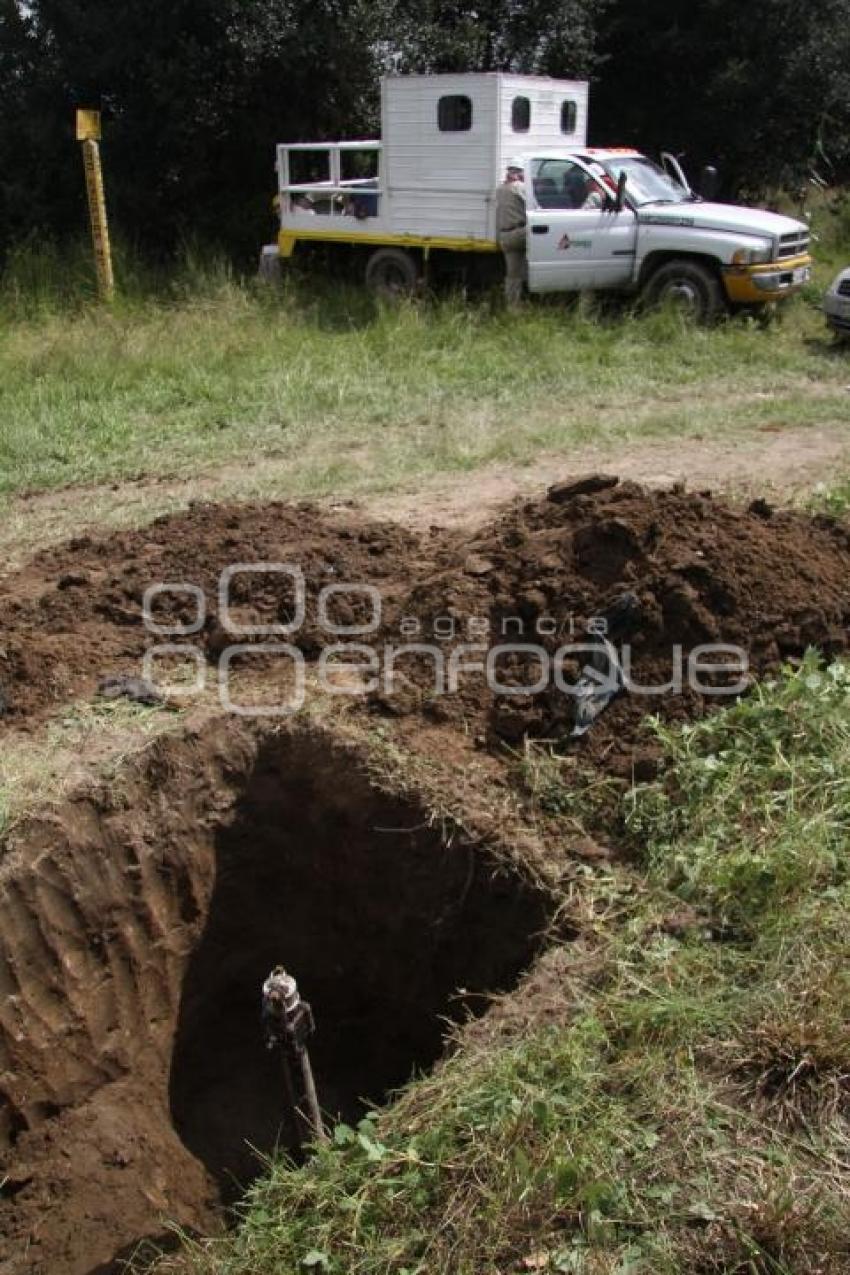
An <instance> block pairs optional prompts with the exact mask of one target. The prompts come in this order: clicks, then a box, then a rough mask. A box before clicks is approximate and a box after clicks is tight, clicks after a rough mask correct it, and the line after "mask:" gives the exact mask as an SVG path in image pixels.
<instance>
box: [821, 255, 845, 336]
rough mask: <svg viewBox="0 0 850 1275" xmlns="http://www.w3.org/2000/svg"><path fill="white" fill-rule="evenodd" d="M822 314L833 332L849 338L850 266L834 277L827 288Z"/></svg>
mask: <svg viewBox="0 0 850 1275" xmlns="http://www.w3.org/2000/svg"><path fill="white" fill-rule="evenodd" d="M823 312H824V314H825V315H826V321H827V323H828V324H829V326H830V327H831V328H832V330H833V331H834V332H837V333H838V334H839V335H840V336H846V337H850V266H848V267H847V269H846V270H842V271H841V273H840V274H838V275H836V277H835V278H834V279H833V281H832V283H831V284H830V286H829V287H828V288H827V291H826V296H825V297H824V299H823Z"/></svg>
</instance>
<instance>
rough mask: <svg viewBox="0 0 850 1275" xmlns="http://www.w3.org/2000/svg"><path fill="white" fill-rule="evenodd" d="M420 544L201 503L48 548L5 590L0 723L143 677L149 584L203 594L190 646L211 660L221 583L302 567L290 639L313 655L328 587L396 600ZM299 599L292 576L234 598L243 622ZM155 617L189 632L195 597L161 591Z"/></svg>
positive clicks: (235, 588)
mask: <svg viewBox="0 0 850 1275" xmlns="http://www.w3.org/2000/svg"><path fill="white" fill-rule="evenodd" d="M417 544H418V542H417V541H416V540H415V538H414V537H412V536H411V535H410V534H409V533H408V532H406V531H404V530H402V529H401V528H398V527H394V526H391V525H382V524H372V523H364V522H363V521H362V520H357V519H353V518H352V519H349V520H345V519H339V518H337V519H334V518H331V517H329V516H328V515H327V514H326V513H323V512H322V511H320V510H318V509H317V508H315V507H313V506H310V505H284V504H270V505H258V506H252V505H239V506H233V507H230V506H215V505H198V506H195V507H193V508H191V509H190V510H189V511H188V512H186V513H181V514H175V515H171V516H167V517H162V518H157V519H156V520H155V521H154V522H153V523H151V524H150V525H149V526H148V527H145V528H143V529H142V530H140V531H129V532H124V533H121V534H119V535H114V536H111V537H109V538H104V539H94V538H92V537H89V536H86V537H81V538H79V539H76V540H71V541H69V542H68V543H66V544H63V545H60V546H58V547H56V548H53V549H50V550H47V551H45V552H43V553H40V554H39V555H38V556H37V557H36V558H34V559H33V560H32V562H30V563H29V564H28V566H27V567H26V569H25V570H23V571H20V572H17V573H15V574H14V575H10V576H8V577H6V579H5V580H3V581H2V582H0V616H2V632H1V633H0V721H5V722H6V723H9V724H15V725H17V724H20V723H21V722H23V721H25V720H27V719H28V718H31V717H33V716H37V715H38V714H39V713H41V712H43V711H44V710H47V709H50V708H52V707H54V706H56V705H57V704H61V703H64V702H66V701H68V700H70V699H74V698H78V697H83V696H87V695H90V694H91V693H93V691H94V689H95V687H96V683H97V680H98V676H99V675H100V674H106V673H109V674H112V673H115V672H121V673H129V674H137V673H138V672H139V664H140V659H141V656H142V653H143V652H144V650H145V648H146V647H147V646H148V645H151V644H152V643H153V642H154V641H156V640H157V639H156V638H155V637H152V636H151V634H150V633H149V632H148V631H146V629H145V626H144V623H143V602H144V598H145V593H146V590H148V589H149V588H150V587H151V586H152V585H156V584H160V583H174V584H181V583H185V584H186V585H189V586H191V587H192V588H193V589H195V590H199V591H200V593H201V594H202V595H203V598H204V604H205V618H204V622H203V626H202V630H201V632H200V634H199V636H198V638H197V639H193V640H198V641H200V642H201V643H202V644H204V645H205V646H206V647H207V649H208V651H210V652H211V653H214V652H215V649H216V645H217V642H218V641H219V639H220V626H219V624H218V610H219V606H218V592H219V585H220V581H221V573H222V572H223V571H224V570H225V569H226V568H228V567H235V566H238V565H239V564H244V563H249V564H250V563H272V564H293V565H296V566H297V567H298V568H299V569H300V570H301V572H302V573H303V577H304V583H305V594H306V599H307V613H306V616H305V620H304V623H303V624H302V625H301V626H300V627H299V631H298V632H297V634H295V635H293V637H292V638H291V639H290V640H291V641H293V642H294V643H296V644H297V645H298V646H299V647H300V648H302V649H303V650H305V651H306V652H307V653H308V654H315V652H316V651H317V649H318V647H319V646H320V645H321V639H320V637H319V635H318V633H317V626H316V615H315V599H316V595H317V593H318V591H319V589H320V588H321V587H322V586H324V585H327V584H334V583H337V582H341V581H368V582H370V583H373V584H376V585H378V586H379V587H380V588H381V590H382V592H385V593H386V595H387V596H388V597H392V595H393V592H394V589H395V588H396V587H397V581H399V580H405V579H406V578H408V577H406V576H405V562H406V559H407V558H409V557H410V555H411V552H412V551H413V549H414V546H415V545H417ZM295 589H296V584H295V583H294V579H293V577H292V576H291V575H289V574H286V573H285V572H284V573H279V574H277V575H275V574H273V573H272V574H270V573H264V574H262V575H256V574H251V573H240V574H239V576H238V578H237V579H234V581H233V583H232V586H231V587H230V590H229V593H230V599H231V602H232V606H233V616H234V619H237V620H240V621H241V622H245V623H247V622H252V623H256V624H271V623H280V622H281V621H285V620H286V619H287V618H289V617H290V616H291V615H292V612H293V609H294V605H295V596H294V594H295ZM362 605H365V604H362ZM361 609H362V608H361ZM357 613H358V601H357V599H356V598H353V599H347V600H346V601H345V603H344V604H342V603H341V604H340V605H339V606H338V607H337V610H336V612H335V615H334V618H335V620H336V621H337V622H339V623H345V622H348V623H351V622H353V620H354V619H356V616H357ZM151 615H152V618H153V619H154V620H155V622H156V623H157V624H158V625H160V626H163V627H164V626H166V625H174V624H182V625H187V626H191V625H192V624H193V622H194V621H195V620H196V619H197V617H198V603H197V594H196V595H195V596H194V597H193V596H190V594H189V593H187V592H186V591H185V590H183V591H180V592H167V593H160V594H159V595H158V597H157V598H156V600H155V602H154V603H153V605H152V608H151ZM160 640H161V639H160Z"/></svg>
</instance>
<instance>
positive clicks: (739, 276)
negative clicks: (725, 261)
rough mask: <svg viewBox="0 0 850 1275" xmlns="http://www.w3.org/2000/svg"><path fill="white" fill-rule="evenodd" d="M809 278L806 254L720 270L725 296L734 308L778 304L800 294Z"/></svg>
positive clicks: (810, 269) (810, 263)
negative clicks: (756, 264)
mask: <svg viewBox="0 0 850 1275" xmlns="http://www.w3.org/2000/svg"><path fill="white" fill-rule="evenodd" d="M811 277H812V259H811V257H810V256H809V254H808V253H807V252H806V253H802V254H801V255H800V256H799V257H789V258H788V259H787V260H785V261H768V262H766V263H765V264H764V265H758V266H726V267H725V269H724V271H723V282H724V284H725V286H726V295H727V296H728V298H729V300H730V301H732V302H733V303H735V304H736V305H737V304H742V303H743V304H745V305H753V304H759V303H764V302H765V301H779V300H781V299H782V297H789V296H791V295H792V294H793V293H795V292H799V291H800V289H801V288H803V287H804V286H805V285H806V284H807V283H808V282H809V279H811Z"/></svg>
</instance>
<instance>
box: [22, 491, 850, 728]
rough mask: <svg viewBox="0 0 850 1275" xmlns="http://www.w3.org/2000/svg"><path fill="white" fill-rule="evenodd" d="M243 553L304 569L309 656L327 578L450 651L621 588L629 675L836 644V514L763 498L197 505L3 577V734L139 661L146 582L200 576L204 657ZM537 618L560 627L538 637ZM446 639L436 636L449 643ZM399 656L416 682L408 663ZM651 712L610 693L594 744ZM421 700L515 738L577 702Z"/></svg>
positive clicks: (353, 608) (356, 601)
mask: <svg viewBox="0 0 850 1275" xmlns="http://www.w3.org/2000/svg"><path fill="white" fill-rule="evenodd" d="M553 490H556V489H553ZM253 561H264V562H291V563H296V564H298V565H299V566H300V567H301V569H302V570H303V572H304V576H305V579H306V586H307V598H308V606H307V617H306V621H305V623H304V624H303V625H302V627H301V628H300V630H299V631H298V633H297V634H295V635H294V636H293V637H292V638H291V639H286V640H291V641H292V643H293V644H295V645H297V646H298V647H299V648H300V649H301V650H302V651H303V652H304V654H305V656H306V657H307V659H312V658H315V657H316V656H317V655H318V654H319V653H320V651H321V649H322V648H323V646H327V645H330V644H331V643H332V642H333V641H335V640H338V639H334V638H332V637H331V636H329V635H328V633H327V632H325V631H323V630H322V628H321V627H320V625H319V623H318V620H317V615H316V596H317V593H318V591H319V589H320V588H322V587H323V586H325V585H329V584H353V585H364V584H369V585H373V586H375V587H377V588H378V590H379V591H380V594H381V599H382V615H383V621H384V631H383V636H384V637H385V638H386V640H387V641H390V642H392V641H400V640H401V637H400V629H399V626H400V623H401V621H402V618H403V617H416V618H418V619H419V620H420V621H422V624H423V629H422V639H421V640H424V641H433V626H434V622H435V620H436V619H437V617H438V616H446V615H448V616H451V617H453V618H454V620H455V622H456V626H457V634H458V636H457V637H456V638H455V640H454V645H457V643H459V642H476V641H480V638H476V637H475V635H474V632H471V631H470V628H469V625H470V621H477V622H478V623H479V624H482V623H483V624H485V625H489V629H490V637H489V638H488V641H490V642H493V643H495V642H497V641H499V640H500V636H499V635H500V633H502V632H504V631H505V628H506V624H507V622H509V621H510V622H511V624H512V627H511V624H508V627H507V631H508V632H509V633H510V635H511V638H512V640H516V638H517V636H519V634H518V628H519V627H520V626H521V628H522V635H521V636H522V640H523V641H528V642H531V643H538V642H539V643H540V644H541V645H543V646H544V647H546V649H547V650H549V651H550V652H552V651H554V650H555V649H556V648H557V647H558V646H560V645H561V644H563V643H564V642H568V641H570V640H575V641H581V639H582V637H583V635H584V634H585V629H586V626H587V623H588V621H589V620H591V619H592V618H593V617H595V616H599V615H600V614H601V613H603V612H604V611H605V608H606V607H607V606H608V605H609V603H610V602H611V600H612V599H613V598H615V597H616V596H617V595H618V594H621V593H623V592H624V591H630V592H632V593H634V594H636V595H637V597H638V599H639V601H640V605H641V619H640V623H639V624H638V625H637V627H636V628H635V629H634V630H633V631H630V632H629V634H628V641H629V643H630V645H631V647H632V653H633V658H634V676H635V680H636V681H637V682H638V683H640V684H642V685H647V684H657V683H663V682H665V681H666V680H667V677H668V676H669V673H670V668H671V660H672V658H673V657H672V651H673V648H674V647H675V646H676V645H677V644H678V645H680V646H681V647H682V649H683V652H684V656H685V658H687V655H688V653H689V652H690V651H691V650H692V649H693V648H694V647H695V646H698V645H700V644H704V643H717V642H723V643H730V644H736V645H740V646H742V647H744V648H745V649H746V650H747V652H748V654H749V658H750V661H751V664H752V667H753V670H754V671H755V672H763V671H764V670H766V669H770V668H773V667H775V666H776V665H777V664H778V663H779V662H780V661H781V660H782V659H785V658H788V657H796V656H799V655H800V654H802V652H803V650H804V649H805V647H806V646H808V645H815V646H819V647H820V648H822V649H823V650H824V651H825V652H826V653H828V654H834V653H836V652H838V651H841V650H844V649H845V647H846V644H847V638H848V616H850V600H849V599H848V584H847V581H848V567H849V566H850V535H849V534H848V530H847V528H846V527H845V526H844V525H843V524H840V523H837V522H835V521H834V520H830V519H827V518H811V517H808V516H806V515H803V514H797V513H791V512H782V511H774V510H772V509H771V508H770V507H769V506H767V505H765V504H764V502H758V501H757V502H754V503H753V504H752V505H751V506H750V507H749V508H746V509H744V508H735V507H730V506H728V505H727V504H725V503H724V502H721V501H719V500H717V499H714V498H713V497H712V496H711V495H710V494H709V493H702V494H700V493H687V492H685V491H683V490H680V489H672V490H668V491H663V490H662V491H650V490H648V489H645V488H642V487H639V486H637V485H636V484H634V483H631V482H622V483H619V484H616V485H614V486H610V487H608V488H606V489H605V490H601V491H598V492H595V493H591V494H578V495H576V496H575V497H574V498H568V499H563V500H555V499H549V498H544V499H542V500H536V501H534V502H530V503H526V504H523V505H517V506H514V507H513V508H510V509H508V510H507V511H506V512H504V513H502V514H501V515H500V516H499V517H498V518H496V519H495V520H493V521H492V522H491V523H489V524H487V525H485V526H484V527H482V528H480V529H479V530H478V532H477V533H475V534H474V535H472V536H468V535H465V534H464V533H463V532H457V531H454V532H452V531H448V530H435V531H432V532H431V533H430V534H426V533H419V534H417V533H415V532H413V531H412V530H403V529H400V528H399V527H397V526H394V525H392V524H380V523H371V522H363V521H362V520H360V519H359V518H357V517H356V515H354V514H351V515H349V516H348V517H347V518H346V519H340V518H339V517H332V516H330V515H329V514H327V513H326V512H324V511H322V510H320V509H318V508H316V507H314V506H309V505H301V506H287V505H283V504H273V505H264V506H223V507H221V506H214V505H201V506H196V507H194V508H192V509H190V510H189V511H188V512H186V513H184V514H177V515H172V516H169V517H164V518H161V519H158V520H156V521H155V522H154V523H153V524H152V525H151V526H150V527H147V528H145V529H143V530H141V531H130V532H124V533H122V534H120V535H118V536H113V537H111V538H108V539H93V538H90V537H83V538H80V539H77V540H74V541H71V542H69V543H67V544H65V545H62V546H58V547H56V548H53V549H49V550H45V551H44V552H42V553H41V554H39V555H37V556H36V558H34V559H33V561H32V562H31V563H30V564H29V565H28V567H27V568H26V569H25V570H23V571H20V572H18V573H16V574H14V575H11V576H9V577H7V578H6V580H5V581H4V582H3V584H2V585H0V609H1V610H2V614H3V635H2V645H0V696H2V698H3V702H4V704H5V712H4V713H3V716H2V722H0V730H3V729H4V728H6V729H8V728H10V727H18V726H21V725H26V724H37V723H38V722H39V721H40V720H41V719H43V717H44V715H45V714H46V713H49V712H51V711H52V710H55V709H56V707H57V706H59V705H62V704H63V703H67V702H69V701H73V700H74V699H78V698H88V697H91V696H92V695H93V694H94V693H95V690H96V686H97V682H98V679H99V678H100V677H102V676H105V675H107V674H115V673H119V674H128V675H131V676H135V675H138V673H139V672H140V661H141V657H142V654H143V652H144V650H145V649H146V647H147V646H149V645H151V644H152V642H153V641H154V640H155V639H152V638H151V637H150V635H149V634H147V633H146V631H145V629H144V626H143V623H142V617H141V611H142V599H143V596H144V593H145V590H146V589H147V588H148V587H149V586H150V585H151V584H155V583H157V582H164V581H187V582H189V583H191V584H194V585H196V586H198V587H200V588H201V589H202V590H203V592H204V595H205V597H206V599H207V606H208V615H207V619H206V622H205V625H204V629H203V631H202V632H201V633H200V634H199V635H197V636H196V637H193V638H190V639H189V641H191V642H197V643H199V644H201V645H202V646H203V647H204V648H205V650H206V653H207V656H208V658H209V659H210V661H212V662H213V663H214V662H215V660H216V659H217V657H218V656H219V654H220V652H221V650H222V649H223V648H224V646H226V645H227V643H228V640H229V639H228V638H227V636H226V635H225V634H224V632H223V630H222V628H221V624H220V622H219V619H218V616H217V592H216V590H217V583H218V579H219V575H220V573H221V571H222V569H223V568H224V567H226V566H228V565H231V564H233V563H238V562H253ZM292 594H293V590H292V585H291V581H290V580H289V579H288V577H286V576H269V575H263V576H259V577H257V576H251V575H246V576H242V577H240V582H239V585H238V587H237V588H236V589H235V591H234V596H235V610H236V614H237V617H238V618H239V619H241V620H251V621H260V622H263V623H268V622H273V621H280V620H286V619H288V618H289V617H290V615H291V612H292V605H293V598H292ZM332 611H333V619H334V620H335V622H336V623H339V624H353V623H355V622H357V621H362V620H363V619H364V618H366V617H367V616H368V615H369V614H370V605H369V603H368V602H367V601H366V600H365V599H364V598H358V597H352V596H351V595H349V596H348V597H347V598H346V599H337V602H336V603H335V604H334V606H333V608H332ZM155 615H156V620H157V622H158V623H165V622H166V621H168V622H173V621H179V622H182V623H186V622H188V621H191V619H192V618H193V615H194V604H193V603H190V602H188V601H187V600H186V598H185V597H181V596H178V595H175V594H166V595H162V596H161V598H160V600H159V602H158V603H157V607H156V613H155ZM543 623H546V624H550V625H551V626H553V627H554V630H555V634H556V635H555V636H553V635H549V636H544V637H539V636H537V635H536V634H537V627H539V626H540V625H541V624H543ZM417 640H418V639H417ZM438 644H439V643H438ZM442 645H443V646H444V647H445V648H446V650H448V649H449V648H450V647H451V646H452V645H453V643H452V642H443V643H442ZM406 658H407V657H406ZM521 663H522V661H520V662H519V664H521ZM519 664H517V666H516V667H515V668H514V669H513V672H512V673H509V674H508V677H507V680H510V678H511V677H513V678H514V679H517V678H519V679H522V678H526V680H527V678H528V674H529V671H530V665H529V666H528V667H525V668H524V669H523V668H521V667H520V666H519ZM526 665H528V661H526ZM402 667H403V668H404V669H405V671H407V672H408V673H409V674H410V675H412V677H413V680H414V681H417V680H418V681H419V682H420V683H421V673H417V671H416V669H415V668H414V667H413V666H412V665H411V667H410V668H409V669H408V668H407V664H403V665H402ZM429 667H430V666H429ZM699 700H700V697H696V698H695V697H694V696H693V695H692V694H685V695H684V696H670V695H668V696H665V697H664V699H663V701H662V707H663V709H664V711H665V712H667V713H668V714H670V715H673V716H681V715H682V714H688V715H693V714H695V713H698V712H699V711H701V708H702V704H701V702H699ZM421 706H422V705H421V702H420V699H419V698H417V696H415V695H414V696H412V697H408V699H407V702H406V701H405V697H404V696H403V695H397V696H394V697H393V702H392V703H391V704H390V705H389V707H390V709H391V711H394V712H398V711H405V709H413V710H416V709H417V708H419V707H421ZM658 706H659V705H658V703H657V702H654V701H653V700H651V699H648V698H646V697H643V696H640V697H634V696H630V697H628V698H626V699H623V700H621V701H620V702H619V703H618V704H617V705H615V706H614V707H613V708H612V709H611V710H610V715H607V716H606V719H605V722H606V729H601V728H597V729H595V730H594V732H593V740H594V742H593V744H592V746H591V751H595V752H597V753H598V752H599V751H600V749H601V750H602V751H605V750H606V749H607V748H608V746H609V744H610V743H611V742H612V741H613V740H615V739H616V740H617V741H618V743H619V744H621V745H622V744H624V743H625V744H628V743H629V742H630V741H631V739H632V737H633V735H634V731H635V729H636V728H637V726H638V725H639V723H640V721H641V719H642V718H643V717H644V715H645V714H646V712H647V711H649V710H650V709H653V710H654V709H656V708H657V707H658ZM431 708H432V709H433V711H432V712H431V721H432V724H433V723H440V722H444V721H447V722H449V723H451V724H453V725H455V726H457V725H458V724H461V723H462V724H463V726H464V729H467V730H472V731H473V732H484V733H485V734H487V735H488V736H489V737H490V738H491V739H492V738H494V737H499V738H502V739H505V740H508V741H509V742H516V740H517V739H519V738H520V737H522V736H523V735H525V734H527V733H531V734H533V735H538V736H539V735H544V736H551V735H555V736H559V735H561V734H563V732H564V729H565V726H567V725H568V724H569V719H570V711H571V703H570V698H569V697H568V696H564V695H563V694H560V693H557V694H554V695H553V694H548V693H547V694H546V695H543V696H534V697H527V696H525V697H523V702H522V703H517V701H516V700H512V699H511V698H510V697H508V696H493V695H492V694H490V693H489V692H488V691H487V689H486V687H484V686H482V685H481V679H480V678H479V679H478V682H477V684H476V685H475V686H473V687H471V688H470V687H467V686H464V685H463V684H462V686H461V692H460V693H459V694H457V695H455V696H450V697H442V698H440V700H439V702H438V703H436V704H435V705H431ZM608 723H610V726H608Z"/></svg>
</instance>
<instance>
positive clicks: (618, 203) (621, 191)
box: [614, 169, 626, 212]
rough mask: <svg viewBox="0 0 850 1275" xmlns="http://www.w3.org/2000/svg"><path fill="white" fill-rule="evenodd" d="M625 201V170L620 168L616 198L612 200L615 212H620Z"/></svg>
mask: <svg viewBox="0 0 850 1275" xmlns="http://www.w3.org/2000/svg"><path fill="white" fill-rule="evenodd" d="M625 202H626V170H625V169H621V170H620V177H619V180H618V181H617V198H616V199H615V200H614V207H615V208H616V210H617V212H622V211H623V207H624V205H625Z"/></svg>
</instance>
